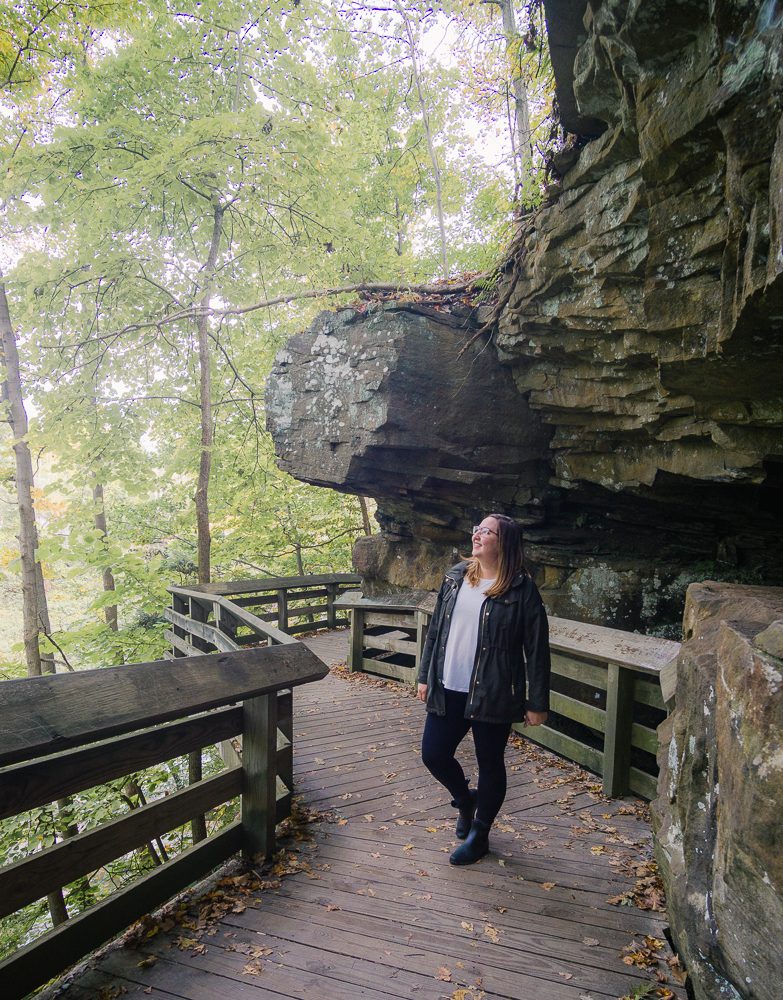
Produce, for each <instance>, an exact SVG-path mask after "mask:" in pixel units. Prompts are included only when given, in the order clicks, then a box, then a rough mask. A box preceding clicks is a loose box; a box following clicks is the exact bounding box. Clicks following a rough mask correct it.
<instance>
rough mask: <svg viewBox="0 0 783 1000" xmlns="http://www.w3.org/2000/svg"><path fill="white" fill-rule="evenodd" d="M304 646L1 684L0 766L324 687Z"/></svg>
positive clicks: (320, 670) (319, 667) (322, 670)
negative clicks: (298, 688)
mask: <svg viewBox="0 0 783 1000" xmlns="http://www.w3.org/2000/svg"><path fill="white" fill-rule="evenodd" d="M327 672H328V671H327V668H326V667H325V666H324V664H323V662H322V661H321V660H319V659H318V657H317V656H316V655H315V654H314V653H311V652H310V650H308V649H307V648H306V647H305V646H302V645H301V643H294V644H291V645H288V644H286V645H285V646H271V647H267V648H266V649H246V650H241V651H237V652H233V653H216V654H213V655H211V656H209V660H208V662H206V663H205V662H204V658H203V657H201V656H188V657H180V658H177V659H171V660H154V661H153V662H151V663H140V664H128V665H125V666H122V667H103V668H101V669H98V670H79V671H77V672H75V673H72V674H55V675H52V676H47V677H30V678H25V679H24V680H14V681H4V682H3V683H2V684H0V715H1V716H2V717H3V719H4V720H5V722H4V725H3V726H2V727H1V728H0V766H2V765H7V764H15V763H18V762H19V761H23V760H30V759H31V758H33V757H36V756H40V755H41V754H50V753H55V752H57V751H59V750H65V749H68V748H70V747H76V746H83V745H84V744H86V743H90V742H93V741H95V740H102V739H106V738H107V737H109V736H116V735H119V734H120V733H127V732H130V731H131V730H134V729H141V728H142V727H144V726H152V725H156V724H157V723H159V722H167V721H169V720H170V719H176V718H183V717H184V716H186V715H193V714H195V713H197V712H203V711H205V710H206V709H209V708H218V707H220V706H221V705H227V704H230V703H232V702H237V701H242V700H244V699H245V698H253V697H258V696H259V695H263V694H269V693H270V692H276V691H280V690H282V689H284V688H287V687H290V686H292V685H296V684H306V683H308V682H309V681H314V680H320V679H321V678H322V677H325V676H326V673H327Z"/></svg>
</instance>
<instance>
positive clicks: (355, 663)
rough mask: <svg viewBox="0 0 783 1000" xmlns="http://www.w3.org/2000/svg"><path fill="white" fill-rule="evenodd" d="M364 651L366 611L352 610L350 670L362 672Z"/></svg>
mask: <svg viewBox="0 0 783 1000" xmlns="http://www.w3.org/2000/svg"><path fill="white" fill-rule="evenodd" d="M363 649H364V610H363V609H362V608H351V648H350V650H349V652H348V670H349V671H350V672H351V673H353V672H354V671H361V669H362V651H363Z"/></svg>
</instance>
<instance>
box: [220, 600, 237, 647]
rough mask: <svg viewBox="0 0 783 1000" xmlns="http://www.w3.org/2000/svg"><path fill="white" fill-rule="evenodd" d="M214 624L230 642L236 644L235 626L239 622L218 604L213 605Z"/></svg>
mask: <svg viewBox="0 0 783 1000" xmlns="http://www.w3.org/2000/svg"><path fill="white" fill-rule="evenodd" d="M215 624H216V625H217V627H218V628H219V629H220V631H221V632H223V633H225V635H227V636H228V637H229V639H231V641H232V642H236V639H237V625H238V624H239V622H238V620H237V619H236V618H235V617H234V615H232V614H231V612H230V611H227V610H226V608H223V607H221V606H220V605H219V604H216V605H215Z"/></svg>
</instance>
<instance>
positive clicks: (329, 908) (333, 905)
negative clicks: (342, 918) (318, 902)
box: [326, 903, 340, 913]
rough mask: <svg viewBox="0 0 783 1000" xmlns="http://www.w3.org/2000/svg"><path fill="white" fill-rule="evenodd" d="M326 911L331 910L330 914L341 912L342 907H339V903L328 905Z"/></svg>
mask: <svg viewBox="0 0 783 1000" xmlns="http://www.w3.org/2000/svg"><path fill="white" fill-rule="evenodd" d="M326 909H327V910H329V912H330V913H333V912H334V911H335V910H339V909H340V907H339V906H338V905H337V903H327V904H326Z"/></svg>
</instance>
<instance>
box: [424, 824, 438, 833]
mask: <svg viewBox="0 0 783 1000" xmlns="http://www.w3.org/2000/svg"><path fill="white" fill-rule="evenodd" d="M424 829H425V830H426V831H427V833H437V832H438V828H437V826H425V827H424Z"/></svg>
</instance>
